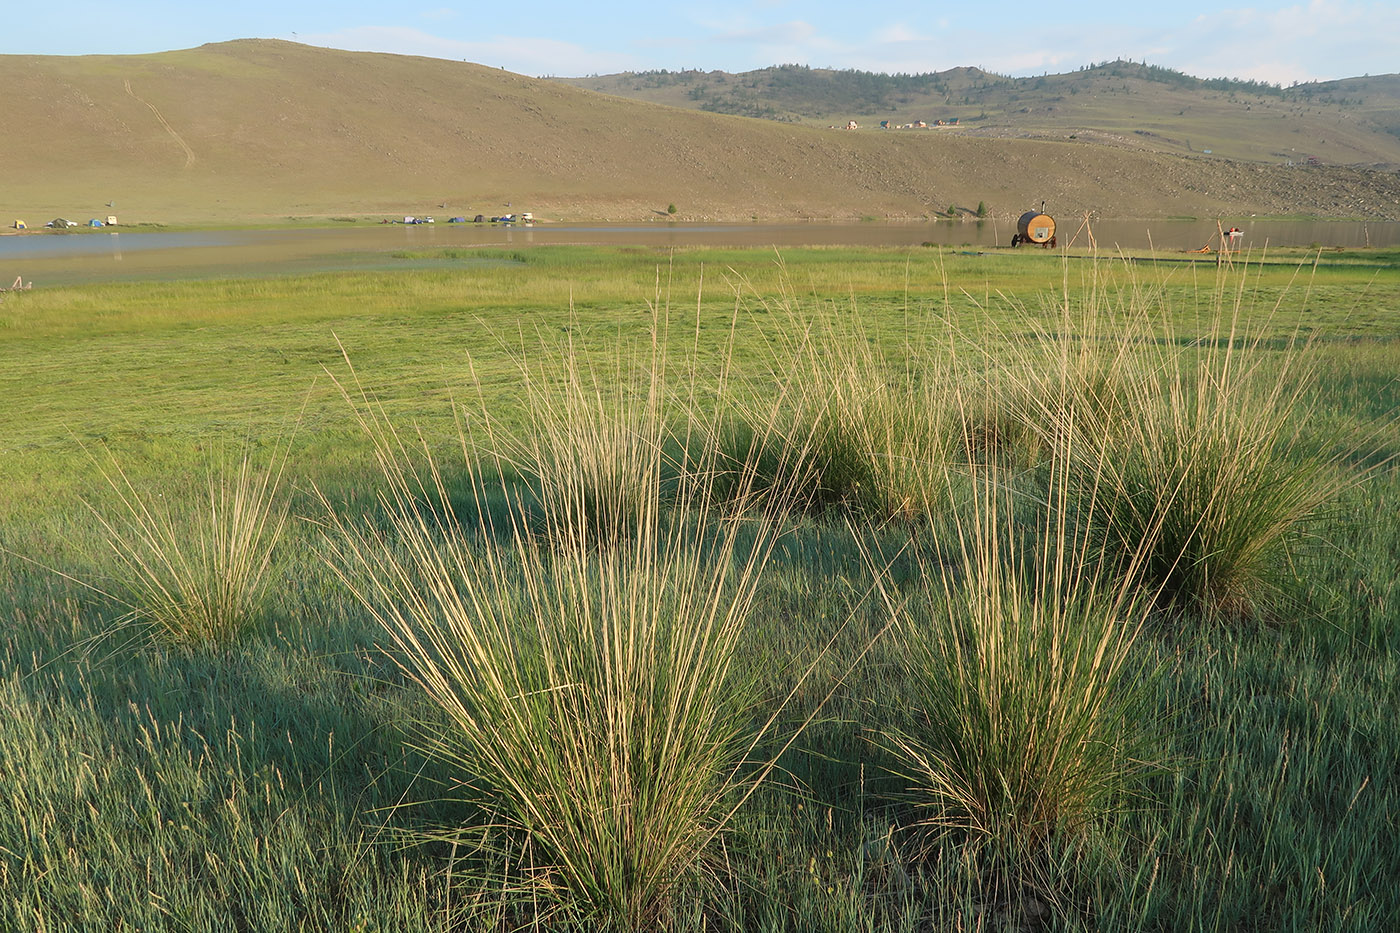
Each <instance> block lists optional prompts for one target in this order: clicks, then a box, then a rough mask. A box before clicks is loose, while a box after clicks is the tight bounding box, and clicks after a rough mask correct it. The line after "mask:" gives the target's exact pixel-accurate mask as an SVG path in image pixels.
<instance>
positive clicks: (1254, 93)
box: [568, 61, 1400, 169]
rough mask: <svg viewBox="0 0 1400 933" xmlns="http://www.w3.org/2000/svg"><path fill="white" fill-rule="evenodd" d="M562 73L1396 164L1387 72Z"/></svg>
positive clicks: (729, 103)
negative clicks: (1290, 80)
mask: <svg viewBox="0 0 1400 933" xmlns="http://www.w3.org/2000/svg"><path fill="white" fill-rule="evenodd" d="M568 83H570V84H573V85H575V86H577V87H584V88H588V89H590V90H595V91H602V92H604V93H608V94H616V95H619V96H623V97H630V98H635V99H640V100H648V101H652V102H654V103H664V104H669V105H672V106H678V107H692V108H697V109H701V110H707V111H711V112H714V113H732V114H740V115H744V116H750V117H760V118H767V119H774V120H781V121H786V122H796V123H817V124H823V125H827V124H832V123H836V124H838V125H842V126H844V125H845V124H846V122H847V121H848V120H856V121H857V122H859V123H862V124H870V125H872V126H874V125H878V123H879V122H880V121H882V120H889V121H891V122H893V123H897V124H904V123H911V122H915V121H925V122H928V123H930V124H933V123H935V122H936V121H938V120H944V121H952V120H954V119H956V120H957V121H958V129H959V131H960V132H964V133H972V134H974V135H990V136H1002V137H1004V136H1012V137H1029V138H1051V139H1068V138H1075V139H1078V140H1085V141H1097V142H1106V143H1110V144H1116V145H1121V146H1127V147H1131V148H1137V149H1143V150H1148V151H1157V152H1173V153H1199V154H1205V152H1206V151H1207V150H1209V152H1210V154H1213V155H1216V156H1221V157H1226V158H1233V159H1249V160H1257V161H1264V162H1288V161H1306V160H1307V159H1308V158H1310V157H1311V158H1315V159H1318V160H1319V161H1323V162H1328V163H1337V164H1347V165H1369V166H1379V167H1387V168H1391V169H1395V168H1400V75H1381V76H1379V77H1365V78H1348V79H1346V80H1342V81H1329V82H1312V83H1309V84H1303V85H1295V86H1294V87H1291V88H1282V87H1277V86H1274V85H1270V84H1264V83H1261V82H1257V81H1239V80H1232V79H1223V78H1222V79H1212V80H1202V79H1200V78H1194V77H1191V76H1189V75H1185V74H1182V73H1181V72H1177V71H1172V70H1170V69H1167V68H1159V67H1155V66H1151V65H1144V64H1138V63H1135V62H1124V61H1118V62H1108V63H1104V64H1101V65H1095V66H1093V67H1089V68H1084V69H1081V70H1079V71H1076V72H1072V73H1070V74H1057V75H1044V76H1041V77H1034V78H1007V77H1003V76H1001V75H995V74H989V73H987V72H985V71H981V70H979V69H976V68H954V69H951V70H948V71H943V72H937V73H930V74H919V75H906V74H899V75H890V74H877V73H871V72H865V71H833V70H830V69H817V68H807V67H805V66H800V65H781V66H777V67H773V68H764V69H760V70H758V71H750V72H745V73H743V74H728V73H725V72H722V71H713V72H704V71H675V72H672V71H654V72H643V73H635V74H634V73H627V74H617V75H605V76H599V77H592V78H577V79H569V82H568Z"/></svg>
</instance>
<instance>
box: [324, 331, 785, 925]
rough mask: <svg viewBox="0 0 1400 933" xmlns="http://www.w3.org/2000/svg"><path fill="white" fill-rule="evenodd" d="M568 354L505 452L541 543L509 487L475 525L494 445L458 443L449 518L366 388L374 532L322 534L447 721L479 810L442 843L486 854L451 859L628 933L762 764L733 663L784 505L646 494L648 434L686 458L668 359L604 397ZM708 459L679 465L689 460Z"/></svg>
mask: <svg viewBox="0 0 1400 933" xmlns="http://www.w3.org/2000/svg"><path fill="white" fill-rule="evenodd" d="M566 354H567V355H566V356H565V358H564V359H563V360H562V361H556V362H560V363H562V365H561V366H559V368H558V369H557V370H556V371H558V372H562V373H563V374H564V378H563V382H562V385H559V386H557V387H556V388H557V389H558V393H557V394H556V395H554V396H553V397H552V398H551V397H547V396H546V395H544V394H541V395H539V396H537V398H538V400H539V401H540V402H541V404H542V407H540V408H539V409H537V416H536V418H535V420H534V421H533V423H532V425H531V426H530V428H529V429H528V432H527V436H526V439H525V441H524V443H523V447H522V446H521V445H520V444H518V443H517V444H510V445H509V446H510V455H511V456H518V455H519V454H520V452H521V451H522V450H523V452H524V457H523V458H522V460H521V462H522V463H523V470H522V471H523V473H524V475H525V477H526V480H527V485H531V486H533V487H534V491H533V492H534V495H535V497H536V498H535V503H536V505H537V506H538V507H539V508H540V509H542V510H543V512H544V516H543V519H542V521H543V524H544V527H545V528H546V529H547V531H548V533H547V534H539V533H537V532H538V527H537V521H536V520H534V519H531V518H530V516H529V515H527V514H526V511H525V509H524V508H522V507H521V506H520V505H519V503H520V502H522V498H521V497H520V495H519V494H518V493H513V492H510V491H509V490H507V491H506V494H505V496H504V498H505V499H507V500H511V501H515V502H516V503H517V505H516V506H515V507H512V508H511V509H509V510H507V512H506V513H505V514H504V515H503V516H501V517H499V518H498V520H488V521H487V522H486V523H485V524H483V523H482V519H481V516H485V515H488V514H490V510H489V509H487V508H486V507H485V503H486V501H487V500H488V499H490V498H492V497H493V496H497V494H498V493H499V492H500V490H499V488H498V484H499V483H500V479H499V471H498V469H497V468H498V467H499V466H500V464H501V463H502V462H503V456H502V455H501V454H500V448H499V447H496V446H494V441H491V442H488V443H486V444H485V445H482V444H481V439H480V438H478V439H464V443H463V449H464V451H466V452H467V454H468V456H467V458H466V461H465V463H464V464H462V468H463V469H464V470H465V471H466V474H467V477H468V485H469V487H470V489H471V490H472V498H473V500H474V501H473V504H472V505H471V506H469V507H468V511H470V513H471V514H470V515H463V514H459V513H458V510H457V509H455V508H454V506H453V505H452V498H451V496H449V494H448V489H447V483H446V481H445V480H444V476H443V472H442V470H441V469H440V467H439V466H438V465H437V464H436V463H434V462H433V461H432V459H431V458H430V457H428V458H424V457H421V456H418V455H417V454H415V453H414V452H413V451H412V450H411V449H410V448H411V447H412V443H411V442H410V441H407V440H405V439H403V438H401V437H400V436H399V435H398V434H396V433H395V432H394V430H393V429H392V427H391V426H390V425H389V424H388V423H387V421H386V420H384V418H383V416H382V413H381V412H379V411H378V410H377V409H376V408H375V406H374V405H373V404H372V402H370V401H369V400H368V399H367V398H365V397H363V396H362V397H361V398H360V399H359V400H358V404H359V407H360V411H361V415H362V417H363V419H364V421H363V423H364V425H365V428H366V429H367V430H368V431H369V432H370V433H371V435H372V436H373V438H374V440H375V443H376V446H377V449H378V450H379V452H380V457H381V463H382V464H383V465H384V478H385V490H384V492H383V493H382V495H381V499H380V507H381V509H382V511H383V513H384V514H385V515H386V516H387V526H388V531H387V533H381V532H372V531H367V530H365V529H364V528H363V527H361V526H360V525H358V524H357V523H356V522H355V521H354V520H353V519H352V518H350V517H348V516H343V515H335V516H333V518H332V520H331V522H332V529H333V534H332V535H331V536H330V538H329V539H328V540H329V548H330V554H331V560H332V562H333V565H334V566H335V567H336V568H337V570H338V572H339V573H340V574H341V575H342V577H343V579H344V580H345V581H346V582H347V583H348V584H349V585H350V586H351V587H352V588H353V590H354V592H355V595H356V596H357V597H358V599H359V600H360V602H361V603H362V604H363V605H364V607H365V609H366V610H367V611H368V612H369V613H370V614H372V616H373V617H374V618H375V619H376V620H377V621H378V622H379V624H380V625H381V626H382V627H383V628H384V630H385V631H386V632H387V633H388V635H389V636H390V639H391V640H392V642H393V644H394V647H395V650H396V657H397V659H398V661H399V663H400V665H401V666H402V668H403V670H404V671H405V672H406V673H407V675H408V676H409V677H410V678H411V679H412V680H413V681H415V682H416V683H417V684H419V685H420V686H421V687H422V689H423V690H424V691H425V692H426V694H427V695H428V697H429V698H430V699H431V700H432V702H433V705H434V706H435V707H436V709H437V711H438V712H439V713H440V714H441V720H440V721H437V720H435V721H434V722H431V723H428V722H425V723H422V724H421V725H422V727H423V729H424V730H425V731H426V732H427V733H428V734H429V736H430V748H431V750H432V751H433V753H434V754H436V755H437V756H440V757H441V758H443V759H446V760H448V761H450V762H451V763H453V764H454V765H455V766H456V767H457V768H458V769H459V771H460V774H461V778H460V780H461V787H460V788H459V789H458V791H456V792H457V793H460V794H462V795H463V796H464V797H465V798H466V800H468V801H469V802H470V803H471V804H472V805H473V806H474V807H476V808H477V812H478V813H479V818H478V819H476V820H473V821H470V822H469V823H468V824H467V825H463V826H461V827H457V828H455V829H453V830H452V831H450V832H449V833H448V835H449V836H451V837H452V838H453V840H454V841H456V842H458V843H464V844H467V845H468V846H469V848H470V850H471V851H473V852H476V853H478V854H479V856H480V858H479V860H478V861H477V862H475V863H474V864H475V868H471V867H469V868H468V869H467V873H468V874H469V875H470V874H472V873H473V872H475V873H476V877H477V880H478V881H479V882H480V883H481V884H482V885H485V886H487V887H492V888H493V889H495V890H496V891H497V893H498V894H499V895H502V896H505V897H506V898H507V900H510V899H512V898H519V899H520V900H521V903H525V902H527V901H528V903H529V904H530V905H531V907H530V909H531V911H533V912H534V915H535V916H536V918H537V919H539V918H543V917H552V918H554V919H556V920H560V921H567V922H572V921H577V922H582V923H586V924H588V925H589V926H590V927H592V928H605V929H619V930H639V929H646V928H651V927H654V926H655V925H658V924H660V925H664V924H666V923H667V922H668V921H669V920H670V919H671V917H672V914H673V911H674V905H675V899H676V897H677V896H678V894H679V893H680V892H681V891H690V890H693V889H695V888H696V886H703V885H704V883H705V879H706V877H707V874H708V868H709V867H710V866H709V862H708V859H709V857H710V855H711V853H712V846H713V843H714V842H715V840H716V839H717V837H718V836H720V835H721V834H722V833H723V832H724V831H725V829H726V826H727V825H728V824H729V822H730V820H731V819H732V818H733V815H734V813H735V811H736V809H737V807H738V806H739V805H740V804H741V803H742V801H743V800H744V799H746V798H747V796H748V795H749V794H751V793H752V792H753V791H754V789H755V788H756V787H757V786H758V784H759V783H760V782H761V780H762V779H763V777H764V775H765V774H766V773H767V772H768V770H770V769H771V767H772V762H771V761H769V762H768V763H767V764H766V765H765V764H764V763H763V762H758V763H754V762H751V761H750V759H751V757H752V752H753V750H754V748H755V747H756V744H757V742H758V741H759V740H760V739H761V738H764V737H766V736H768V734H769V733H770V732H771V727H772V724H773V723H774V722H775V721H776V718H777V717H776V714H770V713H765V712H762V711H759V710H758V709H756V708H755V699H754V697H753V696H751V695H750V693H749V691H748V690H747V689H746V687H745V684H744V682H743V680H742V679H741V678H738V677H736V676H735V672H734V663H735V657H736V654H737V652H738V651H739V648H740V645H741V643H742V638H743V635H744V633H745V631H746V627H747V625H748V622H749V617H750V613H751V611H752V607H753V601H754V594H755V590H756V587H757V585H758V581H759V579H760V577H761V575H762V573H763V570H764V568H765V566H766V564H767V561H768V559H769V557H770V554H771V552H772V548H773V544H774V542H775V540H776V537H777V534H778V531H779V527H780V526H779V524H778V516H777V512H775V511H774V510H775V509H776V508H777V507H778V505H779V503H778V501H777V500H775V499H772V498H769V499H767V500H766V503H767V505H766V507H765V509H761V510H759V511H758V512H757V513H755V512H753V511H752V510H744V511H743V513H742V514H736V513H735V512H734V511H733V510H728V509H721V508H719V507H718V503H716V502H714V501H712V499H711V490H712V489H713V486H712V484H710V483H708V482H699V481H687V482H678V483H675V484H672V487H671V490H670V492H669V493H668V494H666V495H663V488H662V485H663V473H664V472H665V471H664V470H663V469H662V465H663V462H664V461H666V459H667V458H666V455H665V454H664V451H663V448H670V449H680V450H688V451H689V450H691V448H690V447H689V446H688V445H687V439H686V438H684V437H682V438H680V439H676V438H674V437H671V436H670V435H668V434H666V433H665V432H664V431H663V430H662V425H663V424H665V423H666V421H667V418H666V417H665V414H666V412H665V407H664V405H663V404H662V402H663V400H664V399H666V398H667V397H668V391H667V389H668V387H667V385H665V384H664V383H663V381H662V379H663V373H664V367H662V366H659V365H652V364H654V363H655V362H656V360H655V357H654V356H653V358H652V359H651V360H649V361H645V365H644V366H643V367H642V369H643V371H644V373H645V375H644V376H642V377H641V382H640V385H638V384H637V383H636V382H634V381H633V380H632V377H631V376H630V375H629V373H630V372H631V370H627V369H626V368H625V367H624V369H623V370H619V371H618V375H619V376H620V381H618V382H615V383H611V385H613V386H616V387H620V388H621V390H622V393H621V394H622V396H623V398H622V399H621V400H619V399H617V398H614V397H608V393H606V392H604V391H603V389H602V388H601V386H600V383H598V382H596V381H595V380H594V379H592V377H591V376H588V375H585V369H584V368H583V367H581V366H580V365H578V360H577V358H576V357H575V356H574V355H573V351H572V350H569V351H566ZM632 389H639V394H638V395H636V396H629V394H628V393H629V391H630V390H632ZM538 391H540V392H541V393H543V392H544V389H543V388H542V387H540V388H539V389H538ZM629 398H634V399H635V407H633V405H632V403H631V402H629V401H628V399H629ZM695 436H697V437H700V438H713V437H714V436H715V435H714V432H713V431H712V430H707V429H700V430H697V431H696V435H695ZM482 451H485V454H484V455H482ZM418 453H419V454H421V453H422V451H419V452H418ZM717 456H718V451H717V448H715V447H714V446H713V445H710V446H708V447H702V448H701V449H700V450H699V451H692V452H691V453H689V454H687V456H685V457H684V458H681V460H680V461H679V462H681V463H683V464H684V465H685V467H686V469H688V470H692V471H694V472H696V473H697V474H705V473H710V472H713V471H715V470H716V469H717V467H718V464H717ZM414 463H418V464H420V466H418V467H415V466H414V465H413V464H414ZM746 475H747V476H748V477H749V479H748V480H747V481H743V480H741V489H740V492H741V493H743V492H744V490H743V488H742V484H743V483H744V482H747V483H749V484H751V483H752V477H753V471H752V470H751V469H750V470H748V471H746ZM743 498H747V496H743V495H741V499H743ZM498 515H499V513H498ZM468 861H470V860H468ZM502 864H504V865H506V866H507V867H505V868H504V869H502V868H500V866H501V865H502Z"/></svg>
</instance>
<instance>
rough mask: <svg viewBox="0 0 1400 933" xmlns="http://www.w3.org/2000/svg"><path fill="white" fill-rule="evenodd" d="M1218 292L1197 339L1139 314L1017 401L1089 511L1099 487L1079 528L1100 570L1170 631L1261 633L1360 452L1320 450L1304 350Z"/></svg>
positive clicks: (1046, 372) (1068, 337) (1085, 341)
mask: <svg viewBox="0 0 1400 933" xmlns="http://www.w3.org/2000/svg"><path fill="white" fill-rule="evenodd" d="M1225 287H1226V286H1225V284H1224V283H1223V282H1222V283H1217V285H1216V288H1215V290H1214V292H1213V295H1214V297H1215V300H1217V301H1219V302H1221V303H1220V304H1217V306H1216V307H1215V308H1214V309H1213V310H1212V312H1211V319H1210V321H1209V322H1208V323H1209V326H1208V327H1207V329H1206V331H1205V333H1203V334H1201V335H1198V336H1195V337H1192V338H1189V339H1187V338H1184V337H1181V336H1179V335H1178V333H1177V329H1176V327H1175V326H1173V325H1172V324H1171V323H1170V322H1169V321H1167V320H1164V319H1163V318H1162V317H1161V316H1160V309H1158V308H1156V307H1149V306H1145V305H1143V304H1140V303H1138V302H1136V301H1134V302H1132V303H1130V304H1129V306H1128V307H1127V308H1126V317H1127V322H1126V324H1119V325H1116V327H1115V330H1114V332H1113V335H1112V336H1107V335H1100V334H1098V333H1097V332H1096V327H1097V326H1098V325H1095V324H1093V323H1092V322H1088V323H1087V324H1086V326H1085V327H1084V328H1083V329H1082V330H1079V331H1078V332H1072V329H1071V328H1069V327H1067V328H1066V334H1065V335H1062V339H1063V340H1064V341H1065V342H1074V344H1075V348H1074V349H1073V350H1064V351H1063V352H1062V354H1061V357H1060V361H1059V365H1056V366H1051V367H1048V368H1046V369H1042V370H1040V371H1039V372H1038V373H1036V374H1034V375H1032V376H1031V377H1030V378H1029V379H1027V380H1026V381H1025V382H1023V383H1022V385H1023V387H1024V388H1023V391H1024V392H1025V394H1026V396H1027V397H1028V398H1030V399H1033V400H1035V401H1033V403H1032V404H1031V405H1030V406H1029V410H1030V412H1031V417H1032V419H1033V420H1034V421H1035V423H1036V424H1037V432H1038V434H1039V437H1040V439H1041V441H1042V443H1043V444H1045V445H1046V446H1047V447H1056V448H1060V449H1063V450H1064V452H1065V453H1064V455H1065V456H1067V457H1069V458H1070V460H1071V461H1072V462H1073V463H1074V464H1075V467H1074V469H1073V471H1072V473H1071V475H1072V476H1074V477H1077V478H1078V481H1079V483H1080V485H1081V486H1082V487H1084V489H1082V490H1081V493H1080V497H1081V499H1082V500H1083V503H1085V504H1087V503H1088V502H1089V499H1090V491H1089V489H1088V486H1089V485H1092V487H1093V489H1092V505H1091V506H1087V507H1086V508H1084V510H1083V519H1084V521H1085V522H1087V524H1088V525H1089V526H1091V527H1092V528H1093V534H1094V536H1095V538H1096V540H1097V542H1098V545H1099V547H1100V548H1101V556H1102V559H1103V560H1104V561H1105V562H1106V563H1108V564H1110V565H1116V566H1119V567H1121V568H1126V567H1129V566H1131V567H1132V573H1133V574H1135V576H1136V578H1137V581H1138V583H1139V584H1140V585H1141V586H1142V588H1143V589H1144V590H1145V591H1147V592H1149V593H1152V594H1154V598H1155V599H1156V601H1157V603H1158V605H1159V606H1161V607H1163V608H1166V609H1169V610H1170V611H1171V612H1173V613H1174V614H1177V615H1181V614H1186V615H1191V616H1196V617H1204V618H1216V619H1244V618H1260V617H1271V616H1276V615H1277V614H1278V613H1279V612H1280V611H1281V610H1282V609H1283V608H1284V607H1285V606H1286V605H1288V603H1289V602H1290V600H1291V598H1292V596H1293V595H1294V594H1296V592H1297V590H1298V587H1297V585H1296V581H1298V580H1299V578H1300V577H1301V576H1302V570H1301V568H1300V564H1299V561H1300V560H1301V559H1302V558H1304V557H1305V556H1306V554H1307V547H1306V545H1307V543H1308V541H1309V531H1310V527H1311V525H1312V523H1313V522H1314V520H1315V519H1316V518H1317V517H1318V515H1319V513H1320V512H1321V510H1323V509H1324V508H1326V507H1327V506H1328V504H1329V503H1331V502H1333V501H1335V500H1336V498H1337V497H1338V495H1339V494H1340V493H1341V491H1342V490H1343V489H1344V488H1345V487H1346V485H1347V484H1349V483H1352V482H1356V481H1357V478H1356V476H1355V474H1348V473H1347V472H1346V471H1344V470H1342V469H1341V468H1340V466H1341V457H1343V456H1345V453H1344V452H1346V451H1349V450H1351V449H1352V448H1353V447H1354V446H1355V444H1356V441H1355V439H1351V438H1343V437H1337V438H1331V439H1330V443H1329V444H1327V445H1319V443H1318V441H1317V438H1316V436H1314V422H1315V421H1316V418H1315V417H1314V416H1315V412H1314V410H1313V404H1312V402H1311V401H1310V392H1311V390H1312V386H1313V380H1312V378H1311V371H1310V366H1311V364H1312V359H1313V353H1312V348H1311V347H1310V346H1309V345H1308V344H1307V343H1306V341H1303V340H1302V339H1300V338H1296V337H1295V338H1285V339H1284V340H1282V341H1279V340H1273V341H1270V340H1267V339H1265V337H1264V336H1263V332H1262V330H1260V329H1255V327H1256V326H1257V325H1250V324H1248V323H1247V322H1246V321H1245V320H1244V311H1245V302H1244V300H1243V297H1242V296H1241V295H1239V294H1238V293H1237V294H1235V295H1234V302H1233V304H1231V303H1230V301H1229V298H1230V295H1229V293H1228V292H1226V291H1225ZM1320 451H1321V452H1320ZM1144 542H1151V549H1150V551H1149V552H1147V553H1145V554H1144V553H1141V552H1140V550H1139V549H1140V548H1141V547H1142V545H1143V543H1144Z"/></svg>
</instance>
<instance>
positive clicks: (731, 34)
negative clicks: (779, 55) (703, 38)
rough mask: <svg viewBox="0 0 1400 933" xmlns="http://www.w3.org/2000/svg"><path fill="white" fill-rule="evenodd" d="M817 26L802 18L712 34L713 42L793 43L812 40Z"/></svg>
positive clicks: (711, 39)
mask: <svg viewBox="0 0 1400 933" xmlns="http://www.w3.org/2000/svg"><path fill="white" fill-rule="evenodd" d="M816 34H817V27H815V26H813V25H812V24H811V23H805V22H803V21H802V20H791V21H789V22H786V23H774V24H773V25H771V26H759V27H756V28H749V29H731V30H729V31H727V32H721V33H719V34H717V35H714V36H711V37H710V41H711V42H741V43H754V44H757V45H780V44H781V45H793V44H801V43H803V42H808V41H811V40H812V39H813V38H815V37H816Z"/></svg>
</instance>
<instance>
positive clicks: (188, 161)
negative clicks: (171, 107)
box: [122, 78, 195, 168]
mask: <svg viewBox="0 0 1400 933" xmlns="http://www.w3.org/2000/svg"><path fill="white" fill-rule="evenodd" d="M122 84H123V85H125V86H126V93H127V94H129V95H131V97H132V99H133V100H136V101H139V102H141V103H143V104H145V105H146V106H147V107H150V108H151V113H153V114H155V115H156V122H158V123H159V124H160V125H161V126H163V127H164V128H165V131H166V132H167V133H169V134H170V138H171V139H173V140H175V143H176V145H178V146H179V147H180V148H181V149H183V150H184V151H185V168H189V167H190V166H191V165H194V161H195V159H194V150H193V149H191V148H190V145H189V143H187V142H185V140H184V137H182V136H181V135H180V134H179V133H177V132H175V127H173V126H171V125H170V121H169V120H167V119H165V116H164V114H162V113H161V112H160V109H159V108H158V107H156V105H155V104H153V103H151V102H150V101H148V100H143V99H142V98H140V97H137V96H136V92H135V91H133V90H132V89H131V79H130V78H125V79H123V80H122Z"/></svg>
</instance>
